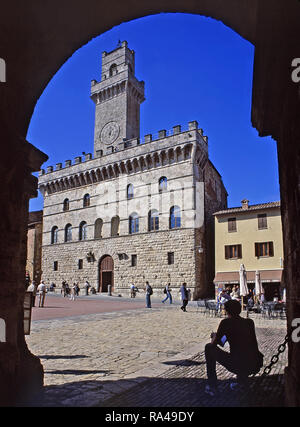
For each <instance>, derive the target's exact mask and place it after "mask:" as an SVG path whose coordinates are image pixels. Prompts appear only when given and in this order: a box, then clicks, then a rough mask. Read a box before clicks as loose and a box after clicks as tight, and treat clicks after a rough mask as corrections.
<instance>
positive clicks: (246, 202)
mask: <svg viewBox="0 0 300 427" xmlns="http://www.w3.org/2000/svg"><path fill="white" fill-rule="evenodd" d="M241 203H242V208H243V209H248V208H249V200H247V199H243V200H242V201H241Z"/></svg>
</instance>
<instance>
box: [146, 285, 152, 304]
mask: <svg viewBox="0 0 300 427" xmlns="http://www.w3.org/2000/svg"><path fill="white" fill-rule="evenodd" d="M145 292H146V306H147V308H151V295H152V294H153V290H152V287H151V286H150V285H149V282H146V287H145Z"/></svg>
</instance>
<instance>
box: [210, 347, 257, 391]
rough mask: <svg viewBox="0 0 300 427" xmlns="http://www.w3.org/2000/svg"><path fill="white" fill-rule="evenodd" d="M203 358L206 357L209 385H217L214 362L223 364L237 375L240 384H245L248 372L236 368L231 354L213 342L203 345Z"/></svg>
mask: <svg viewBox="0 0 300 427" xmlns="http://www.w3.org/2000/svg"><path fill="white" fill-rule="evenodd" d="M205 359H206V370H207V379H208V384H209V385H210V386H211V387H216V385H217V373H216V362H218V363H220V365H222V366H224V368H226V369H227V370H228V371H229V372H232V373H233V374H236V375H237V381H238V382H239V383H241V384H247V381H248V375H249V374H248V373H246V372H243V371H241V370H239V369H238V367H237V366H236V364H235V363H234V361H233V360H232V356H231V355H230V353H228V352H227V351H224V350H221V349H220V348H219V347H218V346H217V345H215V344H206V346H205Z"/></svg>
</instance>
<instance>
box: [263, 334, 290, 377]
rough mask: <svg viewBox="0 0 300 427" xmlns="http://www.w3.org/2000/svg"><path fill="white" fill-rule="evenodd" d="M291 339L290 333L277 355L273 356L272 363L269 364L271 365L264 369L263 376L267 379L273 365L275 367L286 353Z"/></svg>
mask: <svg viewBox="0 0 300 427" xmlns="http://www.w3.org/2000/svg"><path fill="white" fill-rule="evenodd" d="M290 337H291V332H288V333H287V334H286V336H285V338H284V341H283V343H282V344H280V345H279V346H278V348H277V353H276V354H274V355H273V356H272V358H271V362H270V363H269V365H267V366H266V367H265V368H264V372H263V374H262V376H263V377H265V376H266V375H269V373H270V372H271V370H272V368H273V365H275V364H276V363H277V362H278V360H279V355H280V354H281V353H283V352H284V351H285V349H286V345H287V343H288V341H289V339H290Z"/></svg>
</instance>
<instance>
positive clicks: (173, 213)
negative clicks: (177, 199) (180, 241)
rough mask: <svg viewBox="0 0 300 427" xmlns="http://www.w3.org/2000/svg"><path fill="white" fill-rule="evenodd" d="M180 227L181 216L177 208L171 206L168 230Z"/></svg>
mask: <svg viewBox="0 0 300 427" xmlns="http://www.w3.org/2000/svg"><path fill="white" fill-rule="evenodd" d="M180 226H181V214H180V208H179V206H172V207H171V209H170V228H178V227H180Z"/></svg>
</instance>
